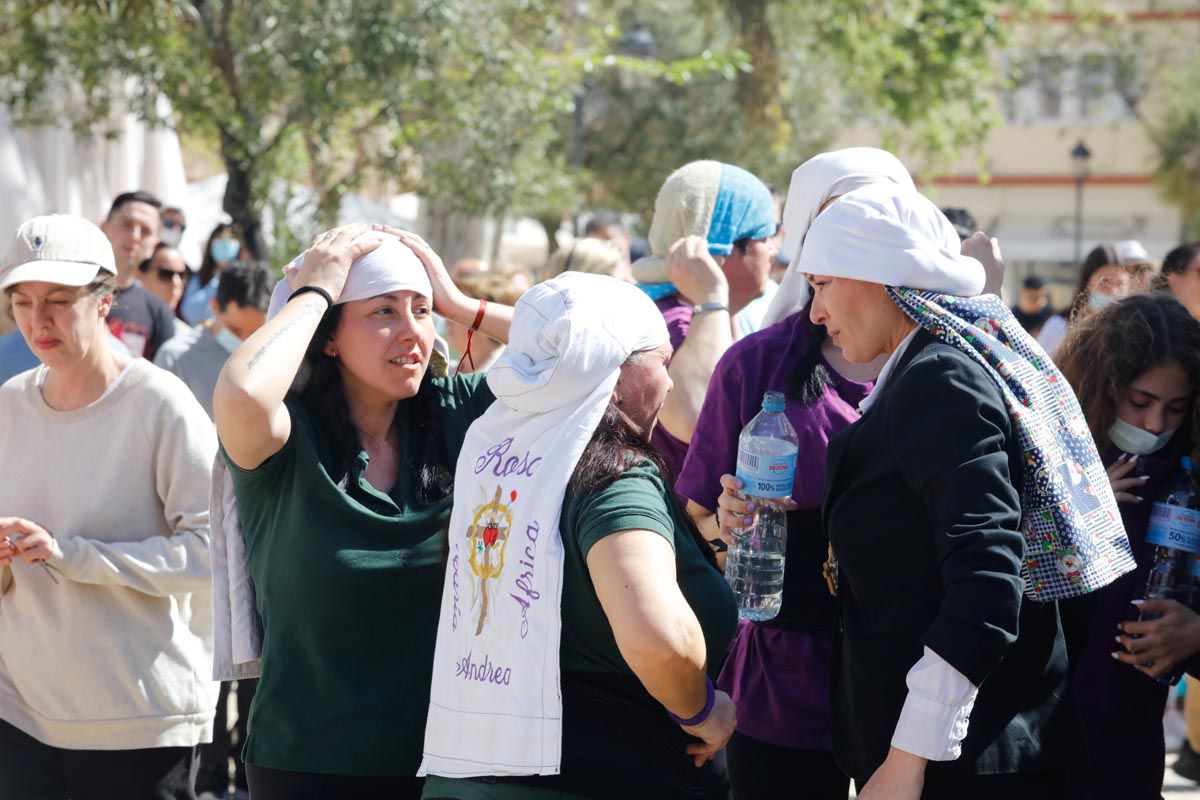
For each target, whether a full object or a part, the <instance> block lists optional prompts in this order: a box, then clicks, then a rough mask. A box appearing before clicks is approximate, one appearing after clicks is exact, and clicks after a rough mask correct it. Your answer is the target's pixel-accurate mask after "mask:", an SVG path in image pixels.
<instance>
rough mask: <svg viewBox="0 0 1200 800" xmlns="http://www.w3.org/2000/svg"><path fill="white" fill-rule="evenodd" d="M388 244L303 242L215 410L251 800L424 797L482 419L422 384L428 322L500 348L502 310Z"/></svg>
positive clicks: (331, 234)
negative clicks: (450, 545)
mask: <svg viewBox="0 0 1200 800" xmlns="http://www.w3.org/2000/svg"><path fill="white" fill-rule="evenodd" d="M388 233H391V234H393V236H388V235H386V234H383V233H375V234H371V233H368V230H367V228H366V227H364V226H348V227H344V228H338V229H335V230H332V231H328V232H326V233H324V234H322V235H320V236H318V237H317V239H316V240H315V241H314V243H313V246H312V247H311V248H310V249H309V250H308V251H307V252H306V253H305V255H304V257H303V261H302V262H298V264H299V266H298V269H294V270H293V271H292V275H291V276H290V277H289V281H288V283H289V284H290V287H289V288H290V289H294V291H291V294H290V296H287V290H286V289H285V290H283V291H282V294H283V295H284V296H287V299H286V302H283V303H275V304H274V305H281V306H282V307H281V308H279V309H278V310H277V313H275V315H274V316H273V317H272V318H271V319H270V320H269V321H268V322H267V324H266V325H264V326H263V327H262V328H261V329H260V330H259V331H257V332H256V333H255V334H254V335H252V336H251V337H250V338H249V339H247V340H246V341H245V342H244V343H243V344H242V346H241V347H240V348H239V349H238V350H237V351H236V352H235V353H234V354H233V355H232V356H231V357H230V359H229V361H228V363H227V364H226V366H225V368H224V369H223V370H222V372H221V376H220V379H219V380H218V383H217V387H216V391H215V394H214V398H213V411H214V416H215V421H216V424H217V432H218V434H219V435H220V439H221V445H222V448H223V452H224V456H225V459H226V460H227V462H228V463H229V466H230V472H231V474H232V477H233V483H234V490H235V493H236V497H237V505H238V513H239V515H240V518H241V523H242V530H243V535H244V537H245V541H246V551H247V555H248V558H249V566H250V574H251V578H252V579H253V582H254V586H255V589H256V605H257V610H258V613H259V615H260V616H261V618H262V623H263V641H262V659H261V665H262V675H261V680H260V682H259V686H258V693H257V696H256V697H255V700H254V704H253V707H252V708H251V711H250V721H249V732H248V735H247V741H246V745H245V753H244V757H245V759H246V761H247V764H248V777H249V782H250V790H251V793H252V794H253V796H254V797H255V800H275V799H276V798H288V799H289V800H290V799H291V798H309V797H313V798H316V797H321V798H332V797H355V798H358V797H388V798H398V797H418V796H419V795H420V791H421V782H420V780H419V779H418V778H415V777H413V776H414V775H415V773H416V770H417V766H418V764H419V761H420V755H421V750H422V741H423V735H424V726H425V714H426V709H427V706H428V700H429V683H430V670H431V668H432V657H433V643H434V634H435V630H436V619H437V612H438V603H439V598H440V594H441V582H442V580H441V579H442V572H443V563H444V560H443V559H444V552H445V538H444V533H445V526H446V522H447V518H448V516H449V512H450V505H451V501H450V494H451V487H452V482H453V471H454V464H455V460H456V458H457V455H458V449H459V447H461V444H462V440H463V435H464V433H465V431H466V429H467V428H468V426H469V425H470V424H471V422H472V421H473V420H474V419H475V418H476V417H477V416H479V415H480V414H482V413H483V411H484V410H485V409H486V408H487V406H488V405H490V403H491V401H492V394H491V392H490V391H489V390H488V388H487V385H486V384H485V383H484V381H483V376H482V375H469V376H462V377H455V378H440V377H434V375H433V373H432V371H431V369H430V366H431V361H436V360H437V355H436V354H435V352H434V351H435V340H436V337H435V334H434V328H433V317H432V312H433V311H435V310H436V311H437V312H438V313H440V314H442V315H443V316H446V317H448V318H450V319H453V320H455V321H458V322H460V323H462V324H464V325H468V326H472V327H473V328H474V329H477V330H481V331H483V332H484V333H485V334H487V335H488V336H491V337H492V338H494V339H497V340H500V341H504V340H506V339H507V338H508V327H509V323H510V321H511V317H512V310H511V309H509V308H505V307H501V306H497V305H487V304H485V303H482V302H480V301H476V300H472V299H469V298H467V297H466V296H465V295H463V294H462V293H461V292H459V291H458V290H457V289H456V288H455V287H454V285H453V283H452V282H451V281H450V279H449V276H448V275H447V273H446V271H445V269H444V268H443V266H442V263H441V260H440V259H439V258H438V257H437V255H436V254H435V253H434V252H433V251H432V250H431V249H430V248H429V246H428V245H427V244H425V242H423V241H421V240H420V239H419V238H418V237H416V236H413V235H411V234H406V233H401V232H396V231H390V230H389V231H388ZM352 265H353V266H352ZM279 299H280V300H281V301H282V297H281V298H279ZM297 376H300V380H299V381H297ZM294 382H296V383H297V384H298V383H304V384H305V387H304V388H303V389H301V390H299V391H293V392H289V391H288V387H289V386H292V385H293V383H294Z"/></svg>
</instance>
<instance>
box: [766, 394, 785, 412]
mask: <svg viewBox="0 0 1200 800" xmlns="http://www.w3.org/2000/svg"><path fill="white" fill-rule="evenodd" d="M762 407H763V411H783V392H767V393H766V394H764V395H763V401H762Z"/></svg>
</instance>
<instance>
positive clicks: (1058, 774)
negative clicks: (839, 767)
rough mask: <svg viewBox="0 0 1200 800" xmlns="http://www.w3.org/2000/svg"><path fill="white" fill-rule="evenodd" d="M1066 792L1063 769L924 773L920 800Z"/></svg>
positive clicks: (1043, 797) (1042, 799)
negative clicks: (999, 772)
mask: <svg viewBox="0 0 1200 800" xmlns="http://www.w3.org/2000/svg"><path fill="white" fill-rule="evenodd" d="M855 783H856V784H858V788H859V789H862V784H859V783H858V781H855ZM1066 792H1067V773H1066V771H1065V770H1055V771H1054V772H1033V773H1015V774H1011V775H966V776H963V777H957V776H954V777H950V776H936V777H933V778H930V777H928V774H927V776H926V778H925V790H924V791H923V792H921V800H1060V798H1062V797H1065V796H1066Z"/></svg>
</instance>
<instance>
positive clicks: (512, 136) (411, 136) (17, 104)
mask: <svg viewBox="0 0 1200 800" xmlns="http://www.w3.org/2000/svg"><path fill="white" fill-rule="evenodd" d="M558 6H559V4H558V3H556V2H546V1H543V0H497V2H495V3H494V4H493V8H492V12H493V13H489V14H480V13H479V4H478V3H472V2H469V0H410V2H394V0H193V1H192V2H179V0H108V2H95V1H94V0H9V1H8V2H0V11H3V13H4V15H5V18H7V19H9V20H11V23H9V24H5V25H4V26H3V27H0V74H5V75H7V76H8V78H7V79H6V80H4V81H3V82H0V98H2V99H3V100H4V101H5V102H6V103H7V104H8V105H10V106H11V107H12V108H13V109H14V111H15V114H16V116H17V118H18V119H19V120H21V121H26V122H37V121H46V117H53V116H55V115H57V114H60V113H62V111H63V109H64V106H62V105H53V106H49V107H48V106H47V104H46V103H45V102H44V97H45V96H46V93H47V92H48V91H50V90H52V89H53V87H55V86H62V85H65V86H75V87H80V89H81V92H82V95H83V100H84V102H82V103H80V104H79V105H78V106H77V108H78V109H79V112H80V113H79V115H78V116H77V117H76V118H75V119H74V120H73V121H74V122H75V123H76V124H77V125H79V126H81V127H94V126H96V125H98V124H101V123H102V122H103V120H104V119H106V117H107V112H108V110H109V109H110V108H111V107H112V105H113V103H115V102H124V103H130V104H132V106H133V108H134V109H135V111H136V112H137V113H139V114H140V115H141V116H142V117H143V118H145V119H148V120H151V121H155V120H156V117H155V102H156V100H157V98H158V97H159V95H160V94H162V95H165V96H166V97H167V98H168V99H169V100H170V101H171V104H172V106H173V107H174V111H175V113H176V114H177V116H178V123H179V125H180V127H182V128H186V129H190V130H194V131H198V132H200V134H201V135H203V136H206V137H208V138H209V139H210V140H211V141H212V142H213V143H214V145H215V146H216V147H217V148H219V151H220V154H221V158H222V160H223V161H224V163H225V166H226V169H227V171H228V174H229V183H228V186H227V189H226V193H225V198H224V208H225V211H226V212H228V213H229V214H230V216H231V217H233V220H234V222H236V223H238V224H239V225H241V226H242V228H243V229H244V230H245V232H246V235H247V238H248V241H249V243H250V245H251V247H252V249H254V250H255V252H257V253H262V252H263V242H262V237H261V231H262V211H263V209H264V208H265V207H267V206H268V205H269V204H270V198H271V194H270V187H271V185H272V184H273V183H275V182H277V181H279V180H280V179H283V180H287V181H297V182H303V183H306V184H308V185H309V186H310V187H311V188H312V189H313V190H314V193H315V196H316V207H315V210H314V211H315V213H314V216H315V219H316V221H317V222H318V223H319V224H320V225H328V224H331V223H332V222H334V221H335V220H336V215H337V209H338V206H339V204H340V201H341V198H342V197H343V196H344V195H345V193H346V192H348V191H351V190H353V189H354V188H355V187H356V186H358V185H359V184H361V183H362V182H364V181H366V180H372V179H380V178H386V179H387V180H389V181H391V182H393V183H395V184H397V185H398V187H399V188H400V189H401V190H407V189H409V188H412V187H413V186H414V185H421V186H423V187H435V188H436V189H437V190H440V191H441V192H442V193H443V194H447V195H450V196H452V197H454V198H458V199H460V200H461V203H460V204H461V205H462V206H463V207H468V208H471V209H472V210H476V209H480V208H484V209H486V208H487V207H489V206H491V205H494V204H495V202H496V198H497V197H498V196H501V195H504V194H505V193H507V192H510V191H512V188H511V187H512V183H513V181H512V178H511V176H510V175H505V174H502V173H501V172H499V171H498V170H497V165H498V164H504V163H509V162H511V161H512V159H513V157H514V150H515V149H516V150H519V149H521V147H520V146H519V145H524V146H525V147H526V148H532V147H536V146H537V145H538V144H539V139H538V138H537V136H536V132H537V130H538V126H539V125H542V124H543V120H544V119H545V117H546V116H547V114H553V113H557V110H550V109H548V108H547V106H546V104H547V103H548V102H552V101H553V100H554V99H555V87H554V86H553V85H552V82H553V81H554V80H556V77H555V74H554V73H553V72H545V73H543V72H539V71H538V70H537V69H536V66H537V61H538V57H539V52H540V50H539V45H541V44H543V43H544V42H545V41H547V40H548V39H549V38H550V37H551V36H552V35H553V34H554V32H555V30H556V21H557V19H558V12H557V8H558ZM97 42H103V43H104V46H103V47H97V46H96V43H97ZM526 42H531V43H532V44H531V45H528V46H527V45H525V44H524V43H526ZM123 76H133V77H135V78H137V79H138V80H137V82H136V83H135V84H134V91H133V94H132V96H127V94H126V93H127V90H128V85H127V84H126V83H124V82H123V81H121V80H119V79H120V78H121V77H123ZM522 112H524V113H526V114H527V115H528V119H529V120H531V121H532V123H533V124H516V122H515V121H514V117H515V116H516V115H518V114H521V113H522ZM56 121H57V120H56ZM163 122H166V121H163ZM531 134H534V135H533V138H532V139H531V138H530V137H531ZM439 151H443V152H444V153H450V154H452V158H453V161H451V160H450V156H447V157H445V158H444V159H443V160H442V161H439V159H438V154H439ZM431 156H432V158H430V157H431ZM467 170H471V171H472V172H473V176H474V180H473V181H470V182H465V181H461V180H458V181H457V182H456V178H458V177H461V175H463V174H465V173H466V171H467Z"/></svg>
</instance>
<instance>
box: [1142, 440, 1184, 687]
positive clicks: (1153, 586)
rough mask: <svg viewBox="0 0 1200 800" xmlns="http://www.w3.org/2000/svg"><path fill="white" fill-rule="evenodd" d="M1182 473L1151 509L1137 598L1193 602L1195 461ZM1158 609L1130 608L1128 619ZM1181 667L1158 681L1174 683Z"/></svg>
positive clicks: (1155, 616) (1147, 615) (1151, 616)
mask: <svg viewBox="0 0 1200 800" xmlns="http://www.w3.org/2000/svg"><path fill="white" fill-rule="evenodd" d="M1180 467H1181V468H1182V473H1181V474H1180V475H1178V476H1177V477H1176V478H1175V479H1174V480H1172V481H1171V483H1169V484H1168V485H1167V494H1166V497H1164V498H1163V500H1161V501H1160V502H1157V503H1155V504H1154V507H1153V508H1152V509H1151V510H1150V527H1149V529H1148V530H1147V531H1146V541H1147V542H1149V543H1150V544H1152V545H1154V554H1153V555H1152V556H1151V563H1152V565H1153V566H1151V568H1150V574H1149V576H1147V578H1146V585H1145V587H1143V589H1142V590H1141V591H1140V592H1139V593H1138V595H1137V597H1136V598H1135V599H1140V600H1151V599H1154V600H1177V601H1178V602H1180V603H1182V604H1184V605H1185V606H1190V605H1191V604H1192V599H1193V598H1194V597H1195V592H1196V581H1197V579H1198V578H1200V491H1197V486H1196V479H1195V476H1194V475H1193V474H1192V460H1191V459H1190V458H1184V459H1183V461H1182V462H1181V463H1180ZM1161 616H1162V614H1161V613H1159V612H1157V611H1145V612H1143V611H1141V610H1140V609H1139V608H1138V607H1137V606H1134V607H1133V608H1132V609H1131V610H1130V614H1129V618H1130V619H1131V620H1136V621H1139V622H1142V621H1145V620H1152V619H1158V618H1159V617H1161ZM1181 672H1182V670H1180V669H1176V670H1172V671H1171V672H1170V673H1168V674H1166V675H1162V676H1160V677H1158V678H1157V679H1156V680H1157V681H1158V682H1159V683H1163V684H1166V685H1168V686H1172V685H1174V684H1175V683H1177V682H1178V680H1179V677H1180V674H1181Z"/></svg>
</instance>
